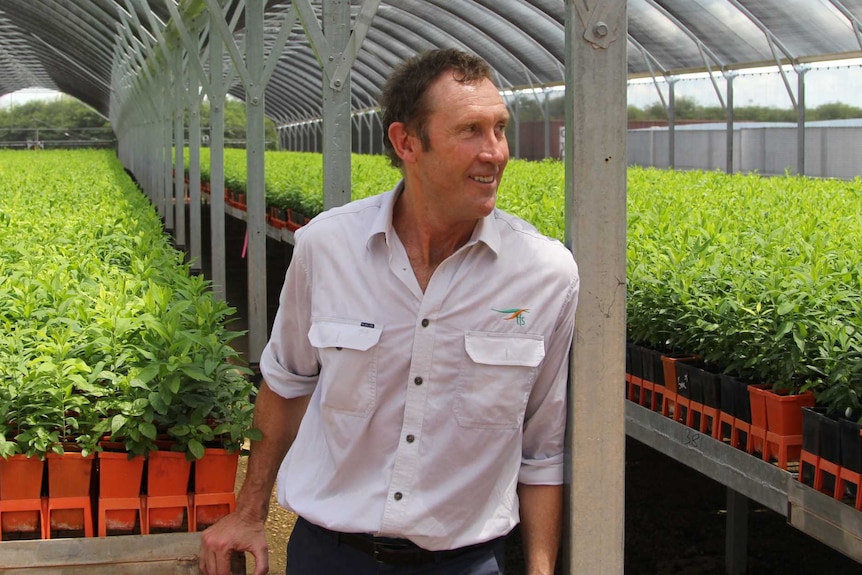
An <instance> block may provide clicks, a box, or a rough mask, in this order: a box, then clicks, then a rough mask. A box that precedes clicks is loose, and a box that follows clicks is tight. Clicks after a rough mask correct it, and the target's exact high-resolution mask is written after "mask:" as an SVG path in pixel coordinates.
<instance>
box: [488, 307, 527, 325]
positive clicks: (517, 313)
mask: <svg viewBox="0 0 862 575" xmlns="http://www.w3.org/2000/svg"><path fill="white" fill-rule="evenodd" d="M491 311H496V312H497V313H505V314H509V315H508V316H507V317H504V318H503V319H504V320H505V321H509V320H512V319H513V320H515V323H517V324H518V325H527V319H526V318H525V317H524V314H525V313H530V310H529V309H527V308H523V307H522V308H512V309H494V308H491Z"/></svg>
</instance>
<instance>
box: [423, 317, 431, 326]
mask: <svg viewBox="0 0 862 575" xmlns="http://www.w3.org/2000/svg"><path fill="white" fill-rule="evenodd" d="M429 323H431V322H430V321H428V319H427V318H426V319H423V320H422V327H428V324H429Z"/></svg>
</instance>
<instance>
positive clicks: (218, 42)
mask: <svg viewBox="0 0 862 575" xmlns="http://www.w3.org/2000/svg"><path fill="white" fill-rule="evenodd" d="M216 18H222V15H221V14H220V13H217V12H211V13H210V41H209V50H210V92H211V94H210V95H209V99H210V245H211V251H212V256H211V258H210V260H211V268H212V282H213V283H212V287H213V294H214V295H215V297H216V298H218V299H220V300H224V299H225V298H226V295H225V286H226V285H227V271H226V268H225V224H224V100H225V87H224V79H223V77H222V66H223V64H222V63H223V61H224V43H223V41H222V38H221V32H220V31H219V28H218V26H217V25H216V24H215V19H216Z"/></svg>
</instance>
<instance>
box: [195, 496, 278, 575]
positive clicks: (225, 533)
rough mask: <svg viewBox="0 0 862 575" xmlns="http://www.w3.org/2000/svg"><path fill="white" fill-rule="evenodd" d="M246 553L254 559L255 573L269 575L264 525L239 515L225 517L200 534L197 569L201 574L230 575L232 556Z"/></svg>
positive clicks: (256, 574) (233, 514) (232, 514)
mask: <svg viewBox="0 0 862 575" xmlns="http://www.w3.org/2000/svg"><path fill="white" fill-rule="evenodd" d="M235 551H238V552H249V553H251V554H252V556H253V557H254V565H255V568H254V574H253V575H266V574H267V573H269V548H268V547H267V544H266V532H265V530H264V522H263V521H257V520H251V519H247V518H245V517H243V516H242V515H240V514H239V513H236V512H234V513H231V514H229V515H226V516H225V517H223V518H222V519H220V520H219V521H217V522H216V523H215V524H214V525H211V526H210V527H208V528H207V529H206V530H205V531H204V532H203V533H202V534H201V550H200V556H199V558H198V567H199V568H200V570H201V572H202V573H203V574H204V575H230V562H231V561H230V559H231V554H232V553H233V552H235Z"/></svg>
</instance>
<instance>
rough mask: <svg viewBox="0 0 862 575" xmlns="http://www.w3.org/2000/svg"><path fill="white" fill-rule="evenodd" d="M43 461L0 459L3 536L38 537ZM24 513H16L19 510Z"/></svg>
mask: <svg viewBox="0 0 862 575" xmlns="http://www.w3.org/2000/svg"><path fill="white" fill-rule="evenodd" d="M44 471H45V462H44V461H42V460H41V459H37V458H35V457H26V456H24V455H12V456H11V457H9V459H3V458H2V457H0V509H2V510H3V514H2V519H0V529H2V532H3V533H40V534H41V525H40V517H41V511H40V510H41V494H42V476H43V474H44ZM21 508H26V510H22V511H18V509H21Z"/></svg>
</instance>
